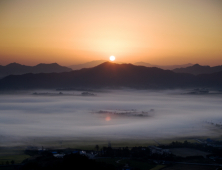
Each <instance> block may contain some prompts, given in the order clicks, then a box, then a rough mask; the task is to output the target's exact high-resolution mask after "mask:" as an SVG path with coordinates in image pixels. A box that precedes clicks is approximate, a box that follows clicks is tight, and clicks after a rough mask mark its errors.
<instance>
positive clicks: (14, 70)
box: [0, 63, 72, 78]
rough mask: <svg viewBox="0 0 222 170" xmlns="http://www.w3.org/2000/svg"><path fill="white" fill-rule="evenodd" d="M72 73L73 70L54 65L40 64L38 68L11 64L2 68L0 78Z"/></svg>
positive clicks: (0, 67)
mask: <svg viewBox="0 0 222 170" xmlns="http://www.w3.org/2000/svg"><path fill="white" fill-rule="evenodd" d="M68 71H72V69H70V68H67V67H63V66H60V65H58V64H57V63H52V64H38V65H36V66H25V65H21V64H18V63H11V64H8V65H6V66H0V78H2V77H5V76H8V75H21V74H26V73H61V72H68Z"/></svg>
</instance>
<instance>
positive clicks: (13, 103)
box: [0, 89, 222, 170]
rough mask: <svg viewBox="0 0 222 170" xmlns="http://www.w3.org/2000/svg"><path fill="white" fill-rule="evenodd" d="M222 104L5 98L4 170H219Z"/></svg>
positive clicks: (145, 96) (186, 97)
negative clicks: (78, 168)
mask: <svg viewBox="0 0 222 170" xmlns="http://www.w3.org/2000/svg"><path fill="white" fill-rule="evenodd" d="M221 103H222V98H221V91H217V90H208V89H177V90H133V89H118V90H111V89H97V90H90V91H80V90H78V91H75V90H70V89H68V90H63V91H62V89H57V90H24V91H2V92H1V95H0V112H1V114H0V126H1V128H0V162H1V167H2V168H4V167H5V168H12V169H13V168H15V169H16V168H17V169H18V168H21V169H23V170H26V169H30V168H35V167H42V168H43V167H45V168H46V169H50V168H51V169H56V168H57V169H59V168H64V167H67V168H68V167H72V163H71V162H72V161H71V160H73V159H75V160H78V161H77V162H78V163H77V165H80V164H84V165H85V166H87V167H88V168H89V167H95V168H101V169H104V168H105V169H122V168H129V166H131V167H133V168H134V169H135V168H139V167H142V168H140V169H152V168H155V167H156V168H157V167H159V168H163V167H166V168H168V167H171V166H172V165H173V168H175V167H177V166H178V164H181V162H183V163H182V167H183V168H184V169H189V166H191V168H192V167H193V166H194V165H190V164H192V162H193V161H194V160H195V163H196V165H195V166H194V167H195V168H197V169H203V167H205V166H204V165H207V167H210V168H215V167H219V166H220V164H219V163H220V154H219V153H220V148H221V146H222V145H221V141H220V136H221V132H222V117H221V110H222V105H221ZM175 141H176V142H175ZM218 148H219V150H218ZM46 160H47V161H46ZM68 160H70V161H71V162H69V161H68ZM206 160H207V161H206ZM55 161H56V163H55ZM67 161H68V162H67ZM107 161H108V162H107ZM144 161H145V162H146V163H143V162H144ZM214 161H216V162H214ZM9 162H10V163H9ZM86 162H87V163H86ZM9 164H11V165H9ZM43 165H44V166H43ZM180 166H181V165H180ZM87 167H84V168H85V169H87ZM133 168H131V169H133ZM40 169H41V168H40ZM208 169H209V168H208ZM208 169H206V170H208Z"/></svg>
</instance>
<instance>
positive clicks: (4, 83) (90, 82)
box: [0, 62, 222, 90]
mask: <svg viewBox="0 0 222 170" xmlns="http://www.w3.org/2000/svg"><path fill="white" fill-rule="evenodd" d="M221 78H222V72H220V73H216V74H211V75H199V76H194V75H192V74H184V73H174V72H173V71H170V70H162V69H159V68H155V67H154V68H149V67H144V66H135V65H132V64H115V63H110V62H105V63H103V64H101V65H99V66H96V67H93V68H88V69H81V70H76V71H71V72H66V73H41V74H25V75H17V76H15V75H13V76H12V75H11V76H8V77H5V78H3V79H1V80H0V89H2V90H3V89H35V88H83V87H87V88H104V87H110V88H113V87H114V88H115V87H130V88H152V89H159V88H187V87H196V86H198V87H199V86H204V87H221V85H222V79H221Z"/></svg>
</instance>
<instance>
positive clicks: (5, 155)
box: [0, 147, 30, 165]
mask: <svg viewBox="0 0 222 170" xmlns="http://www.w3.org/2000/svg"><path fill="white" fill-rule="evenodd" d="M29 157H30V156H28V155H25V154H24V148H20V147H14V148H0V165H3V164H4V165H5V164H6V163H7V162H8V163H9V164H11V161H14V164H19V163H21V162H22V161H23V160H25V159H27V158H29Z"/></svg>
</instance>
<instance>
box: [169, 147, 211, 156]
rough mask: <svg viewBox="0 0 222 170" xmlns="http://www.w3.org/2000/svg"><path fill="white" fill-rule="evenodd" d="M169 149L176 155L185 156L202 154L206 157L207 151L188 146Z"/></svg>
mask: <svg viewBox="0 0 222 170" xmlns="http://www.w3.org/2000/svg"><path fill="white" fill-rule="evenodd" d="M170 151H171V152H172V153H173V154H174V155H176V156H181V157H187V156H203V157H206V155H208V154H209V153H207V152H203V151H199V150H196V149H190V148H172V149H170Z"/></svg>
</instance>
